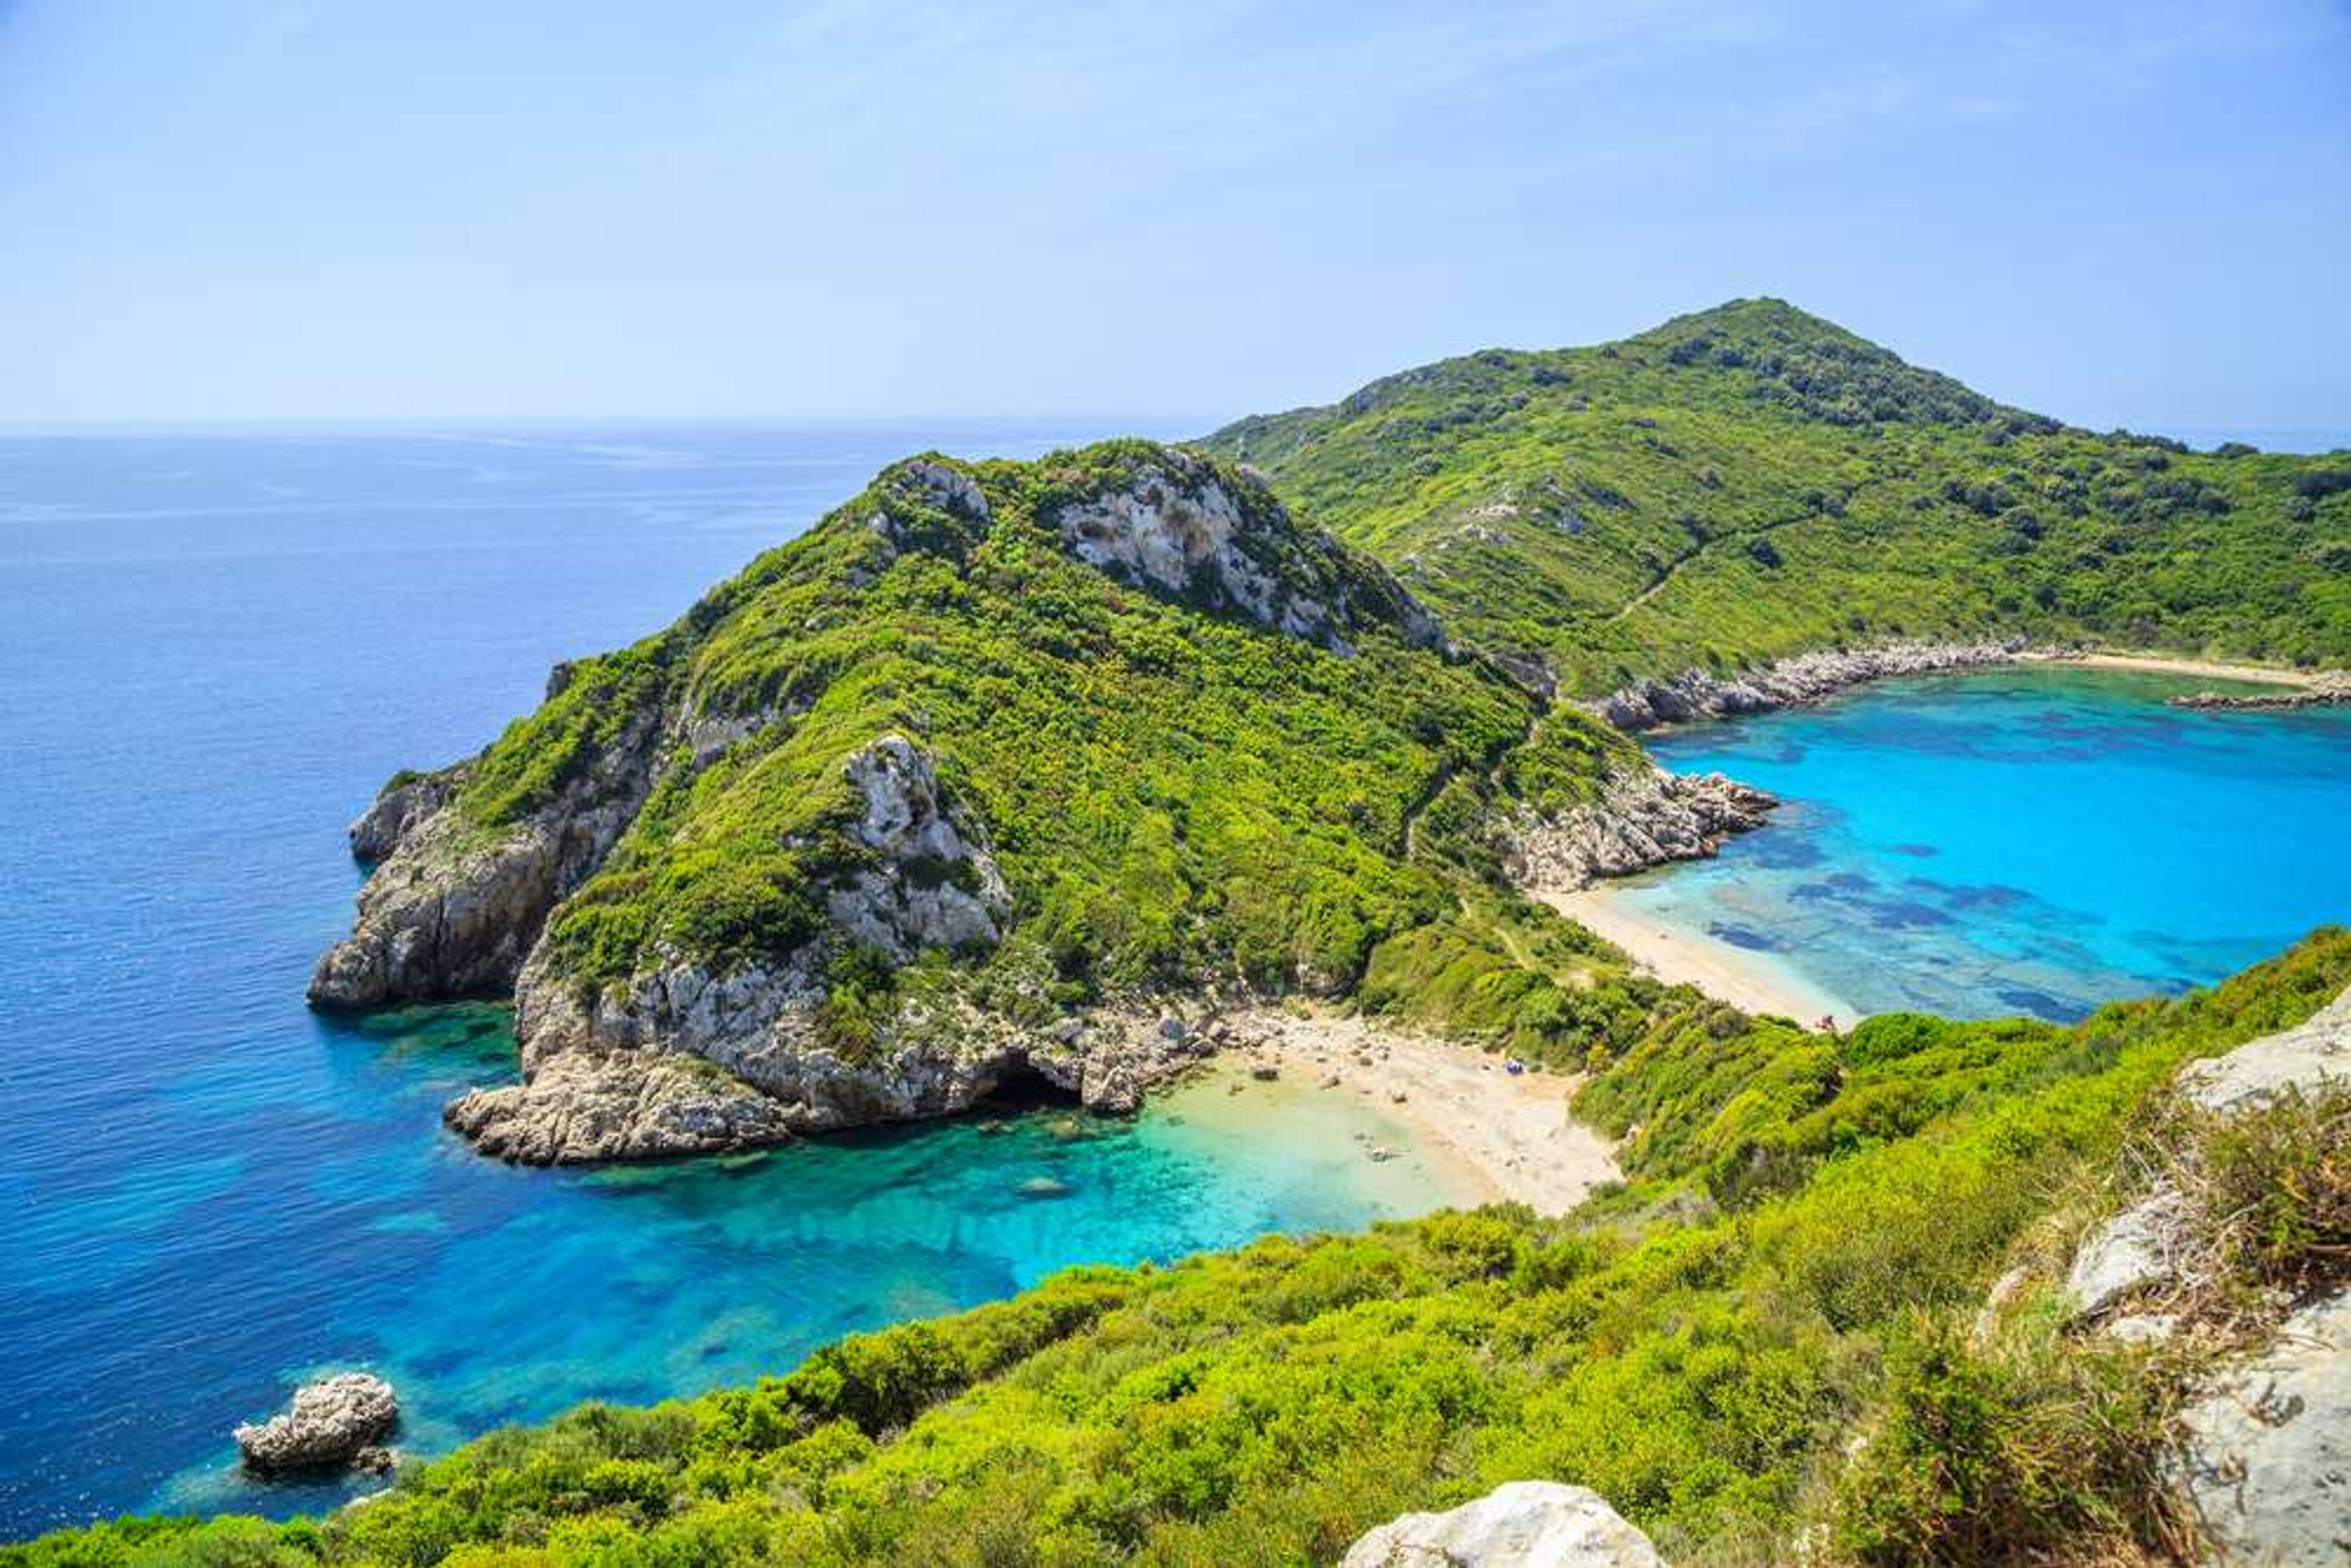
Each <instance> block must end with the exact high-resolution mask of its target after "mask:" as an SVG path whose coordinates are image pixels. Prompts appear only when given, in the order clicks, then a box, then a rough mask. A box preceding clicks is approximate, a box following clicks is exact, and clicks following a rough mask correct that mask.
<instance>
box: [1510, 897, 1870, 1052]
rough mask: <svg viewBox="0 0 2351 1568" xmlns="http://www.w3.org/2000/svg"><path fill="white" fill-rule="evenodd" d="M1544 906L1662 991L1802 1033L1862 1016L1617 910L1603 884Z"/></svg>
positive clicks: (1817, 990) (1718, 949)
mask: <svg viewBox="0 0 2351 1568" xmlns="http://www.w3.org/2000/svg"><path fill="white" fill-rule="evenodd" d="M1536 896H1537V897H1539V898H1541V900H1542V901H1543V902H1544V903H1545V904H1550V905H1551V906H1552V908H1553V909H1556V910H1558V911H1559V912H1560V913H1561V914H1562V915H1566V916H1567V917H1568V918H1569V919H1570V920H1573V921H1574V922H1576V923H1577V924H1578V925H1583V926H1584V927H1586V928H1587V929H1589V930H1590V931H1592V932H1593V934H1594V935H1596V936H1604V937H1605V938H1607V939H1608V940H1609V941H1611V942H1614V944H1615V945H1616V946H1619V947H1622V948H1623V949H1625V952H1626V953H1628V954H1630V955H1631V956H1632V959H1633V963H1634V967H1636V968H1639V969H1643V970H1646V972H1648V973H1649V974H1651V975H1654V976H1656V977H1657V978H1658V979H1660V980H1663V981H1665V982H1666V983H1667V984H1668V985H1690V986H1696V987H1697V988H1698V989H1699V990H1701V991H1704V992H1705V993H1706V994H1707V995H1708V996H1709V997H1712V998H1715V999H1716V1000H1717V1001H1723V1002H1729V1004H1730V1005H1731V1006H1733V1007H1735V1008H1738V1009H1740V1010H1741V1011H1744V1012H1750V1013H1776V1014H1778V1015H1779V1016H1780V1017H1782V1018H1790V1019H1795V1020H1796V1021H1797V1022H1799V1023H1801V1024H1802V1025H1803V1026H1804V1027H1805V1028H1807V1029H1810V1028H1812V1027H1813V1024H1814V1023H1816V1022H1817V1021H1818V1020H1819V1019H1823V1018H1833V1019H1835V1020H1836V1023H1837V1027H1838V1028H1839V1029H1845V1028H1849V1027H1851V1026H1852V1025H1853V1024H1854V1023H1855V1022H1857V1021H1858V1020H1859V1019H1861V1018H1863V1017H1864V1016H1865V1015H1864V1014H1863V1012H1862V1011H1861V1009H1858V1008H1856V1007H1855V1006H1854V1005H1853V1004H1852V1003H1851V1002H1848V1001H1846V1000H1845V999H1844V998H1842V997H1839V996H1837V995H1836V994H1834V992H1832V991H1830V990H1828V989H1827V988H1824V987H1822V986H1820V985H1818V984H1815V983H1814V982H1813V981H1811V980H1808V979H1806V978H1805V977H1803V976H1802V975H1799V974H1796V973H1794V972H1793V971H1792V970H1790V969H1787V968H1785V967H1782V966H1781V965H1778V964H1776V963H1773V962H1772V961H1771V959H1770V958H1769V957H1766V956H1763V955H1761V954H1757V953H1750V952H1749V951H1747V950H1746V949H1745V948H1743V947H1734V946H1731V945H1730V944H1729V943H1728V942H1721V941H1718V940H1716V939H1715V938H1714V937H1711V936H1707V935H1706V934H1705V933H1704V932H1700V931H1685V930H1682V929H1679V928H1678V927H1675V926H1670V925H1660V924H1659V923H1658V920H1657V917H1656V915H1652V914H1649V913H1647V912H1646V911H1643V910H1638V909H1635V908H1633V907H1631V906H1630V905H1628V904H1625V903H1623V902H1621V901H1620V900H1619V899H1617V898H1616V897H1614V895H1612V894H1611V893H1610V890H1609V888H1608V886H1607V884H1606V883H1602V884H1601V885H1599V886H1597V887H1587V888H1582V889H1579V890H1577V891H1576V892H1573V893H1542V894H1537V895H1536Z"/></svg>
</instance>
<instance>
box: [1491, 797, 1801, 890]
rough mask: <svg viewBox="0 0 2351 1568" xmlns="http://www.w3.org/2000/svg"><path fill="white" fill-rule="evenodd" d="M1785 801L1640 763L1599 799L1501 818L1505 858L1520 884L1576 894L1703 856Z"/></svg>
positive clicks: (1752, 826)
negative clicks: (1549, 813) (1556, 811)
mask: <svg viewBox="0 0 2351 1568" xmlns="http://www.w3.org/2000/svg"><path fill="white" fill-rule="evenodd" d="M1778 804H1779V801H1778V800H1775V799H1773V798H1772V797H1771V796H1770V795H1768V794H1765V793H1764V792H1763V791H1762V790H1761V789H1753V788H1750V786H1748V785H1745V784H1740V783H1738V782H1736V781H1735V780H1732V779H1726V778H1725V777H1723V776H1722V775H1721V774H1719V773H1708V774H1685V773H1668V772H1667V771H1665V770H1664V769H1663V768H1628V769H1626V770H1625V771H1624V772H1622V773H1619V774H1618V775H1617V776H1616V777H1615V778H1614V779H1611V780H1609V782H1608V786H1607V788H1606V789H1605V790H1604V791H1603V793H1602V795H1601V797H1600V799H1599V800H1596V801H1593V803H1592V804H1590V805H1587V806H1579V807H1577V808H1575V809H1574V810H1570V811H1567V812H1565V813H1563V814H1562V815H1560V816H1558V817H1541V816H1538V815H1536V814H1535V813H1534V812H1532V811H1530V810H1520V811H1518V812H1515V813H1513V814H1512V815H1511V816H1510V817H1509V818H1507V819H1506V820H1505V821H1503V822H1502V824H1501V827H1500V830H1499V835H1498V837H1499V843H1500V848H1501V851H1502V858H1503V862H1504V863H1505V864H1506V865H1507V866H1508V867H1509V868H1510V875H1511V878H1512V880H1513V881H1515V882H1517V883H1519V884H1520V886H1521V887H1526V888H1531V889H1535V890H1539V891H1542V892H1572V891H1573V890H1574V889H1576V888H1579V887H1584V886H1588V885H1589V884H1591V883H1594V882H1598V881H1600V880H1601V879H1602V878H1604V877H1612V876H1625V875H1628V874H1630V873H1634V872H1636V871H1646V870H1647V869H1648V868H1649V867H1651V866H1656V865H1663V864H1665V863H1666V862H1668V861H1682V860H1699V859H1703V858H1704V857H1706V856H1708V855H1710V854H1713V853H1714V852H1716V851H1718V850H1719V849H1720V848H1721V847H1722V844H1723V841H1724V840H1726V839H1728V838H1729V837H1730V835H1732V834H1733V833H1743V832H1748V831H1752V830H1754V829H1756V828H1760V827H1761V826H1762V825H1763V821H1764V819H1765V817H1766V815H1767V814H1768V813H1769V812H1770V811H1771V809H1772V808H1773V807H1775V806H1777V805H1778Z"/></svg>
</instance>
